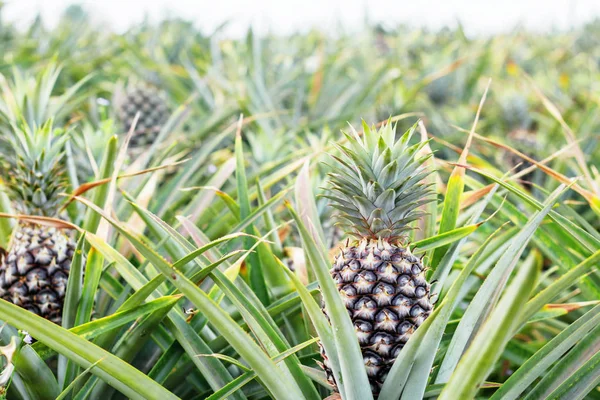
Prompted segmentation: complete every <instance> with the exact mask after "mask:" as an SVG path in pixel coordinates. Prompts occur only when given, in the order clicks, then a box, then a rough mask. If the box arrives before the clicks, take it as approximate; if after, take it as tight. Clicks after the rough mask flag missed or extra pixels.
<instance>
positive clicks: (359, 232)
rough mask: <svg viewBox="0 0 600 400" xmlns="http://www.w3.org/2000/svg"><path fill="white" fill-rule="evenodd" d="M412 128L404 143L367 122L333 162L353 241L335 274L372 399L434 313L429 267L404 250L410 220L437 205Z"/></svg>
mask: <svg viewBox="0 0 600 400" xmlns="http://www.w3.org/2000/svg"><path fill="white" fill-rule="evenodd" d="M413 131H414V127H413V128H412V129H411V130H409V131H408V132H406V133H405V134H404V135H403V136H402V137H401V138H400V139H399V140H396V138H395V132H396V129H395V127H394V126H392V125H390V124H387V125H386V126H384V127H383V128H381V129H380V130H376V129H375V128H373V129H370V128H369V127H368V126H366V125H364V134H363V135H362V137H361V136H360V135H359V134H358V133H356V132H355V131H353V132H352V133H351V134H348V133H344V134H345V136H346V138H347V140H348V144H347V145H346V146H338V148H339V150H340V152H341V154H342V156H341V157H335V156H334V157H333V158H334V160H335V162H336V163H335V165H334V166H332V170H333V171H334V172H332V173H330V174H329V182H330V186H331V188H330V191H329V193H328V194H327V195H326V196H325V197H327V198H328V199H329V200H331V203H332V206H333V207H335V208H336V209H337V210H338V211H339V214H338V221H339V222H338V224H339V226H341V227H342V228H343V229H344V231H345V232H346V234H347V235H348V236H351V237H352V239H348V240H347V241H346V243H345V245H344V246H343V247H342V248H341V249H340V252H339V255H338V256H337V257H336V258H335V261H334V264H333V268H332V269H331V276H332V278H333V279H334V281H335V282H336V284H337V287H338V290H339V291H340V294H341V296H342V298H343V300H344V302H345V304H346V308H347V309H348V312H349V314H350V318H351V319H352V322H353V324H354V326H355V329H356V335H357V337H358V341H359V343H360V347H361V350H362V354H363V357H364V362H365V367H366V369H367V375H368V377H369V381H370V383H371V389H372V391H373V395H374V396H377V395H378V394H379V391H380V389H381V385H382V384H383V381H384V379H385V378H386V375H387V374H388V372H389V370H390V368H391V366H392V364H393V362H394V360H395V359H396V357H397V356H398V354H399V352H400V351H401V350H402V348H403V347H404V345H405V344H406V342H407V341H408V339H409V338H410V336H411V334H412V333H413V332H414V330H415V329H417V328H418V327H419V325H421V323H422V322H423V321H424V320H425V318H427V316H428V315H429V314H430V312H431V310H432V304H431V301H430V298H429V283H428V282H427V281H426V279H425V275H424V270H425V268H424V266H423V264H422V263H421V260H420V259H419V258H418V257H415V256H414V255H413V254H411V252H410V250H409V249H408V248H407V247H405V246H404V245H403V242H404V240H405V236H404V235H405V233H406V232H407V231H409V230H410V229H411V227H410V226H409V223H410V222H412V221H414V220H416V219H418V218H419V217H421V216H422V214H423V212H422V211H421V210H420V206H421V205H423V204H425V203H428V202H430V201H433V198H432V192H431V190H430V188H429V186H427V185H424V184H423V183H422V180H423V178H424V177H425V176H427V175H428V174H429V172H430V171H428V170H427V169H426V168H425V167H424V166H423V163H424V161H425V160H426V158H427V156H423V157H419V156H418V155H417V154H418V152H419V150H420V149H421V148H422V146H423V145H424V143H421V144H417V145H412V146H411V145H409V140H410V138H411V135H412V133H413ZM324 311H325V312H326V311H327V310H324ZM323 356H324V357H323V358H324V363H323V366H324V369H325V371H326V373H327V376H328V379H329V381H330V383H332V384H333V385H334V387H335V382H334V378H333V374H332V372H331V369H330V366H329V362H328V360H327V357H326V355H325V354H323Z"/></svg>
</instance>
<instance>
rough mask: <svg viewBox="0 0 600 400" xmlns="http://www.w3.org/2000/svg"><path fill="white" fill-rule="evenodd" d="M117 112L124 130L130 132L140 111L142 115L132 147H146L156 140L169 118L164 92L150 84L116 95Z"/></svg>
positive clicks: (136, 126)
mask: <svg viewBox="0 0 600 400" xmlns="http://www.w3.org/2000/svg"><path fill="white" fill-rule="evenodd" d="M115 102H116V107H117V114H118V117H119V120H120V122H121V124H122V125H123V130H124V132H129V129H130V128H131V125H132V124H133V121H134V119H135V116H136V114H137V113H138V112H139V114H140V116H139V119H138V121H137V124H136V125H135V131H134V134H133V136H132V137H131V143H130V146H131V147H132V148H144V147H147V146H149V145H151V144H152V143H154V141H155V140H156V137H157V136H158V134H159V133H160V130H161V129H162V127H163V125H164V124H165V123H166V122H167V119H169V107H168V105H167V102H166V100H165V98H164V95H163V93H162V92H160V91H159V90H158V89H156V88H154V87H150V86H141V85H139V86H135V87H130V88H127V89H126V90H125V91H124V92H122V93H118V94H117V96H116V101H115Z"/></svg>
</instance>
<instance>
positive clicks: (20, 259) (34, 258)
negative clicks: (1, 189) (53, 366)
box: [0, 121, 76, 324]
mask: <svg viewBox="0 0 600 400" xmlns="http://www.w3.org/2000/svg"><path fill="white" fill-rule="evenodd" d="M11 136H14V137H10V138H9V139H8V141H7V142H8V143H7V144H8V148H9V151H4V152H3V155H2V158H3V159H2V164H1V165H0V166H1V169H0V177H2V179H3V181H4V186H5V189H6V191H7V193H8V195H9V197H10V199H11V200H12V202H13V204H14V208H15V210H16V211H17V212H18V213H19V214H22V215H28V216H43V217H58V214H59V210H60V200H61V198H60V197H59V196H58V194H59V193H61V192H62V191H63V189H64V187H65V184H66V179H65V170H64V167H63V163H62V159H63V148H64V144H65V140H66V135H62V136H57V135H55V134H54V131H53V129H52V121H48V122H47V123H46V124H44V125H43V126H42V127H41V128H33V129H30V128H29V127H28V126H27V125H26V124H24V125H23V128H17V127H16V126H15V125H13V135H11ZM75 245H76V243H75V231H73V230H71V229H63V228H58V227H56V226H53V225H51V224H43V225H42V224H39V223H36V222H31V220H27V219H22V220H19V222H18V223H17V225H16V226H15V228H14V230H13V234H12V237H11V240H10V243H9V245H8V249H7V252H6V253H5V254H2V255H1V256H0V260H1V267H0V297H2V298H3V299H4V300H7V301H10V302H12V303H14V304H16V305H18V306H20V307H23V308H25V309H27V310H29V311H31V312H33V313H35V314H38V315H40V316H42V317H44V318H46V319H49V320H50V321H53V322H55V323H57V324H60V323H61V316H62V307H63V302H64V297H65V291H66V288H67V280H68V277H69V270H70V266H71V259H72V257H73V253H74V251H75Z"/></svg>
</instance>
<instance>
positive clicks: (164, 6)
mask: <svg viewBox="0 0 600 400" xmlns="http://www.w3.org/2000/svg"><path fill="white" fill-rule="evenodd" d="M7 3H8V5H7V6H6V9H5V11H4V18H6V19H9V20H12V21H17V22H19V23H22V24H25V23H27V22H29V21H30V20H31V19H32V18H33V17H34V16H35V12H36V11H38V10H39V11H41V12H42V15H43V17H44V20H45V21H47V23H48V24H49V25H52V24H53V23H55V21H56V20H57V17H58V15H60V13H61V12H62V10H63V9H64V8H65V7H66V6H68V5H69V4H72V3H73V1H72V0H8V1H7ZM78 3H80V4H84V5H86V6H87V8H88V9H90V10H92V11H93V15H94V16H95V17H96V18H98V19H100V20H102V21H104V22H107V23H109V24H110V25H111V26H112V27H113V28H114V29H116V30H119V31H121V30H124V29H126V28H127V27H128V26H130V25H131V24H132V23H136V22H139V21H141V20H142V19H143V18H144V15H146V14H147V15H148V16H149V18H150V19H151V20H157V19H160V18H161V17H163V16H166V15H176V16H184V17H185V18H187V19H193V20H194V21H196V23H197V25H198V26H199V27H201V28H204V30H205V32H206V33H209V32H210V31H211V30H212V29H214V28H215V27H216V26H218V25H219V24H220V23H222V22H223V21H225V20H230V21H231V23H230V25H229V30H228V32H229V33H231V34H233V35H236V36H237V35H240V34H242V33H243V32H245V30H246V29H247V27H248V26H249V25H253V26H254V27H255V28H257V29H258V30H265V29H271V30H273V31H275V32H280V33H288V32H291V31H296V30H304V29H306V28H307V27H310V26H315V25H318V26H321V27H324V28H326V29H335V28H336V27H337V26H339V25H338V24H337V22H341V23H342V26H344V27H347V28H349V29H351V28H352V27H354V26H361V25H362V23H363V21H364V15H365V10H367V14H368V16H369V19H370V20H372V21H388V22H390V23H392V24H393V23H396V22H409V23H412V24H414V25H419V26H422V25H424V26H429V27H436V28H437V27H441V26H445V25H455V24H456V21H457V20H460V21H461V22H462V24H463V26H464V27H465V29H466V30H467V32H468V33H496V32H503V31H504V32H505V31H509V30H510V29H511V28H513V27H514V26H515V25H516V24H518V23H521V24H523V25H524V26H526V27H527V28H529V29H532V30H549V29H552V28H560V29H568V28H570V27H573V26H576V25H579V24H581V23H584V22H587V21H589V20H591V19H594V18H598V17H600V0H503V1H482V0H437V1H436V0H419V1H415V0H412V1H410V0H409V1H402V0H252V1H243V0H211V1H207V0H196V1H194V0H83V1H79V2H78Z"/></svg>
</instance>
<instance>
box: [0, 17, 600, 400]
mask: <svg viewBox="0 0 600 400" xmlns="http://www.w3.org/2000/svg"><path fill="white" fill-rule="evenodd" d="M597 26H598V24H593V25H590V26H589V27H585V28H584V29H581V30H579V31H574V32H567V33H555V34H551V35H533V34H528V33H526V32H522V31H519V30H517V31H515V32H514V33H512V34H509V35H503V36H497V37H493V38H468V37H466V36H465V35H464V34H463V32H462V31H461V30H460V29H457V30H453V31H450V30H444V31H441V32H433V33H432V32H427V31H423V30H414V29H409V28H406V27H397V28H393V29H383V28H381V27H378V28H373V29H371V28H365V29H364V30H361V31H360V32H347V33H340V34H339V35H338V36H337V37H331V36H328V35H326V34H324V33H322V32H319V31H317V30H313V31H310V32H307V33H304V34H297V35H292V36H289V37H279V36H275V35H266V36H257V35H255V34H253V33H252V32H249V33H248V34H247V36H246V37H245V38H244V39H242V40H232V39H228V38H227V37H226V36H224V35H223V34H222V32H221V30H220V29H219V30H217V31H215V32H213V33H211V34H206V33H202V32H201V31H198V30H197V29H196V28H194V26H193V24H191V23H188V22H185V21H181V20H168V21H164V22H162V23H160V24H158V25H156V26H153V25H149V24H145V23H144V24H141V25H139V26H135V27H133V28H132V29H131V30H130V31H128V32H126V33H124V34H117V33H114V32H111V31H110V30H107V29H106V27H105V26H101V25H99V24H96V23H94V20H93V18H92V17H91V16H89V15H87V14H86V13H85V12H84V11H83V10H81V9H79V8H71V9H69V10H68V11H67V12H66V13H65V15H64V16H63V19H62V21H61V22H60V23H59V25H58V26H57V27H56V28H54V29H52V30H48V29H46V28H45V27H44V25H43V23H42V21H41V20H39V19H38V20H36V21H35V22H34V24H33V25H32V26H31V27H30V28H29V29H28V30H26V31H24V32H23V31H19V30H18V29H16V28H13V27H12V26H10V25H6V24H3V25H1V29H2V31H1V32H0V35H1V37H2V38H5V39H3V40H2V41H0V46H2V53H1V55H0V59H1V62H0V71H1V72H2V73H3V74H4V77H5V79H3V80H2V81H0V86H1V89H2V93H3V96H4V98H7V94H11V96H8V98H15V99H18V101H16V102H15V103H13V104H12V105H13V106H14V107H17V108H18V109H19V110H20V112H22V113H23V114H24V115H25V117H26V119H27V120H28V121H33V122H36V123H38V124H41V123H42V122H44V121H45V120H46V119H47V118H53V119H54V122H55V125H57V126H60V127H61V128H65V129H70V130H71V135H70V141H69V142H68V143H66V144H65V158H66V159H67V166H68V170H69V173H68V178H69V190H68V191H69V196H68V197H66V204H68V207H67V211H68V214H69V216H70V219H71V221H72V223H73V224H74V225H69V227H72V226H76V227H77V229H78V230H79V231H80V233H81V234H80V239H79V242H78V247H77V252H76V255H75V257H74V259H73V262H72V267H71V274H70V279H69V285H68V289H67V297H66V301H65V308H64V311H63V324H62V327H59V326H56V325H54V324H52V323H50V322H48V321H45V320H43V319H41V318H39V317H37V316H35V315H33V314H31V313H29V312H27V311H24V310H22V309H20V308H18V307H16V306H14V305H12V304H10V303H8V302H5V301H3V300H0V320H2V321H5V322H6V324H5V325H4V327H3V328H2V331H1V332H0V336H1V338H2V345H5V347H1V348H0V352H2V355H3V356H4V357H3V360H4V362H5V364H6V368H5V370H4V371H5V373H4V374H3V375H1V376H0V383H2V384H3V388H4V389H3V390H4V391H5V392H6V391H8V392H7V393H8V395H7V396H8V398H10V399H56V398H61V399H63V398H73V399H86V398H102V399H111V398H115V399H118V398H125V397H126V398H132V399H171V398H173V399H175V398H182V399H195V398H198V399H201V398H209V399H224V398H232V399H261V398H269V397H271V398H276V399H288V398H294V399H305V398H306V399H321V398H323V397H325V396H327V395H329V394H330V392H331V388H330V386H329V385H328V383H327V382H326V379H325V376H324V373H323V372H322V371H321V370H320V369H319V367H318V365H317V361H318V360H319V359H320V355H319V350H318V344H317V342H320V343H321V344H322V346H323V347H324V348H325V350H326V352H327V354H328V356H329V358H330V362H331V364H332V367H333V372H334V374H335V376H336V378H337V382H338V383H339V385H338V386H339V390H340V395H341V396H342V398H344V399H368V398H370V397H371V393H370V391H369V385H368V383H367V377H366V373H365V369H364V365H363V360H362V357H361V355H360V351H359V348H358V343H357V340H356V337H355V334H354V328H353V327H352V324H351V321H350V320H349V318H348V314H347V311H346V310H345V308H344V306H343V304H342V302H341V300H340V297H339V295H338V293H337V291H336V289H335V287H334V285H333V281H332V280H331V278H330V277H329V273H328V269H329V266H330V264H331V256H332V254H333V252H335V250H336V248H337V247H338V245H339V242H340V241H341V238H340V237H339V232H338V231H337V230H336V228H335V226H333V225H332V224H331V213H332V211H331V208H330V207H328V206H327V202H326V199H323V198H317V197H316V196H315V195H317V194H320V193H321V192H322V190H323V189H322V186H323V184H324V182H325V175H326V173H327V172H328V167H326V166H325V165H324V164H322V163H320V161H321V159H322V158H323V155H324V154H325V153H328V152H329V153H335V151H336V146H335V145H333V144H332V142H338V143H339V144H343V141H344V140H345V139H344V138H343V136H342V135H341V134H339V133H338V132H339V130H340V129H341V128H345V127H346V126H347V123H348V122H351V123H353V124H355V126H359V121H360V119H361V118H363V119H365V120H367V121H373V122H375V121H380V120H386V119H388V118H389V117H390V116H391V117H392V120H393V121H395V122H397V126H398V129H399V130H400V131H403V130H404V128H407V127H409V126H412V125H414V124H415V123H416V122H417V121H418V120H421V122H420V124H419V130H420V133H421V140H422V141H423V142H426V141H428V140H429V139H430V138H431V139H432V140H431V141H429V142H427V143H425V144H423V145H422V148H421V150H420V151H422V152H424V154H428V153H433V154H434V155H433V156H432V157H429V158H428V161H427V162H428V163H431V164H432V166H433V167H435V168H436V172H435V173H434V174H431V175H429V176H428V177H427V178H426V179H427V180H428V183H431V184H433V185H434V187H435V188H436V190H437V193H438V197H439V199H440V201H439V202H438V203H430V204H427V205H426V206H424V207H426V209H425V210H424V211H426V212H427V216H426V217H424V218H423V219H422V220H420V221H417V222H415V227H417V228H419V229H415V230H413V231H412V233H411V234H410V235H411V237H410V239H411V243H412V244H411V248H414V252H415V253H418V254H424V255H425V262H426V264H427V265H428V267H429V269H428V274H429V278H430V279H431V281H432V282H435V284H434V285H433V288H432V292H433V293H434V295H435V297H436V298H437V304H436V307H435V311H434V312H433V314H432V315H431V316H430V317H429V318H428V319H427V320H426V322H425V323H424V324H423V325H422V326H421V327H420V328H419V329H418V330H417V331H416V332H415V334H414V335H413V337H412V338H411V339H410V341H409V343H408V344H407V346H406V347H405V348H404V349H403V351H402V352H401V354H400V356H399V357H398V359H397V360H396V362H395V364H394V366H393V368H392V370H391V372H390V375H389V377H388V379H387V380H386V384H385V385H384V387H383V390H382V393H381V395H380V399H398V398H402V399H416V398H436V397H438V398H442V399H455V398H461V399H463V398H464V399H468V398H474V397H478V398H494V399H517V398H528V399H541V398H569V399H579V398H586V396H587V398H590V399H596V398H600V391H599V390H598V389H597V385H598V384H599V383H600V382H599V381H600V379H599V376H600V362H598V361H599V360H600V359H599V354H600V353H599V352H598V351H597V349H598V348H599V347H600V335H598V333H599V330H600V305H598V299H599V298H600V275H599V274H598V271H597V269H596V268H597V266H598V263H599V261H600V233H599V229H600V200H599V199H600V176H599V174H598V171H597V169H596V168H597V166H595V165H594V160H598V159H600V140H599V139H600V138H599V136H598V134H597V132H598V129H599V128H600V126H599V124H600V121H598V119H597V115H599V113H598V107H599V106H600V105H599V104H598V102H597V98H598V94H599V93H598V91H599V90H600V88H598V87H597V86H595V83H594V82H596V81H597V80H598V79H597V78H598V77H600V63H599V60H600V47H599V46H598V43H593V42H592V43H590V42H589V40H586V39H588V38H589V37H591V36H592V35H590V34H589V32H590V31H592V32H593V31H594V29H596V30H597V29H598V28H597ZM56 62H59V63H60V65H61V68H62V69H61V70H60V74H59V73H58V70H56V69H53V68H54V67H53V65H55V63H56ZM488 77H491V78H492V80H493V83H492V85H491V88H490V86H489V83H488ZM124 81H130V82H136V81H142V82H149V83H151V84H153V85H156V86H158V87H160V88H161V89H162V90H164V92H165V93H166V94H167V95H168V97H169V101H170V103H171V105H172V106H173V108H172V109H173V110H174V111H173V114H172V116H171V118H170V119H169V120H168V121H167V123H166V124H165V125H164V126H163V128H162V130H161V132H160V134H159V136H158V138H157V140H156V141H155V142H154V143H153V144H152V146H150V147H149V148H147V149H145V151H144V152H142V153H141V154H137V155H135V156H134V155H133V153H130V152H128V150H127V143H128V138H129V137H128V136H127V132H126V129H125V128H124V127H122V126H121V125H120V123H119V121H117V120H116V119H115V117H114V116H115V110H113V109H112V105H111V96H112V93H113V92H114V91H115V90H116V89H115V88H117V87H118V86H119V85H121V84H123V82H124ZM8 82H12V83H8ZM486 84H487V85H488V86H487V88H486ZM488 88H490V89H489V93H488ZM484 93H485V94H484ZM482 96H483V98H482ZM483 100H485V104H484V101H483ZM3 104H4V103H0V112H1V114H0V116H2V118H1V119H2V121H0V122H1V123H2V130H1V131H2V132H4V133H3V134H6V133H5V131H6V130H7V129H10V122H11V121H10V115H13V114H14V112H15V111H14V108H11V107H9V106H8V105H7V104H10V103H6V104H4V105H5V106H4V107H2V106H3ZM478 104H479V106H478ZM240 115H242V117H240ZM38 119H39V122H37V121H38ZM473 120H475V122H474V123H473V122H472V121H473ZM33 122H32V123H33ZM424 158H427V157H424ZM515 159H516V162H515ZM519 164H520V165H519ZM573 178H580V179H578V180H574V179H573ZM11 200H12V199H9V198H7V196H6V193H4V192H2V191H0V208H1V209H2V210H1V211H3V215H9V214H10V213H11V204H10V203H11ZM55 223H57V224H60V222H58V221H56V222H55ZM11 230H12V222H11V219H9V218H4V219H0V243H1V244H2V245H3V246H4V247H6V246H8V245H9V241H10V235H11ZM321 298H322V299H323V300H324V302H325V304H326V306H327V308H328V310H330V311H329V320H328V319H327V318H326V317H325V316H324V315H323V314H322V312H321V306H320V301H321ZM15 329H18V330H21V334H19V333H18V332H17V331H16V330H15ZM22 331H26V332H28V334H29V335H31V336H32V337H33V338H35V342H33V343H30V344H28V343H27V341H24V340H23V338H24V334H23V333H22Z"/></svg>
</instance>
